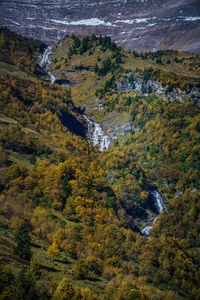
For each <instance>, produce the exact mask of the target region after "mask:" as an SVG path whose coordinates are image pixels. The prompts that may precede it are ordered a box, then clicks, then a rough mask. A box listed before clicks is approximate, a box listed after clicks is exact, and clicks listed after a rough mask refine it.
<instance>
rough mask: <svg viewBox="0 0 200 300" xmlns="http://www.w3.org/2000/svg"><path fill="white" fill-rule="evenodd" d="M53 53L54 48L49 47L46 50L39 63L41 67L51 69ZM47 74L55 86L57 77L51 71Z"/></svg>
mask: <svg viewBox="0 0 200 300" xmlns="http://www.w3.org/2000/svg"><path fill="white" fill-rule="evenodd" d="M52 53H53V49H52V47H51V46H48V47H47V48H46V49H45V50H44V53H43V54H42V59H41V61H40V62H39V65H40V67H44V68H45V69H46V70H48V69H49V67H50V65H51V60H50V55H52ZM47 73H48V74H49V77H50V81H51V83H52V84H54V82H55V80H56V78H55V76H54V75H53V74H52V73H51V72H49V71H47Z"/></svg>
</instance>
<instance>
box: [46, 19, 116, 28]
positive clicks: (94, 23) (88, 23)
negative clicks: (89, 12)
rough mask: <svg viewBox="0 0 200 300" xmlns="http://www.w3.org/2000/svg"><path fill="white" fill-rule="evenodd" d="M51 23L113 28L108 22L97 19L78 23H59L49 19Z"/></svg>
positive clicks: (59, 21)
mask: <svg viewBox="0 0 200 300" xmlns="http://www.w3.org/2000/svg"><path fill="white" fill-rule="evenodd" d="M51 21H52V22H54V23H59V24H64V25H74V26H78V25H85V26H101V25H102V26H114V25H113V24H112V23H110V22H104V21H103V20H100V19H97V18H91V19H84V20H79V21H73V22H68V21H61V20H55V19H51Z"/></svg>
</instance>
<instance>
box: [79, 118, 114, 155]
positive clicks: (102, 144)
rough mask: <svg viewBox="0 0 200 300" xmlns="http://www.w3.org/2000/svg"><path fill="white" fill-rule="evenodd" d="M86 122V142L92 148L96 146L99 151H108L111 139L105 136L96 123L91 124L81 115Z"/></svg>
mask: <svg viewBox="0 0 200 300" xmlns="http://www.w3.org/2000/svg"><path fill="white" fill-rule="evenodd" d="M83 116H84V118H85V119H86V120H87V122H88V142H89V143H91V144H92V145H93V146H95V145H98V146H99V150H100V151H104V150H106V149H108V147H109V146H110V143H111V139H110V137H109V136H108V135H106V134H105V132H104V131H103V129H102V127H101V126H100V125H99V124H98V123H94V122H92V121H91V120H90V119H89V118H88V117H87V116H86V115H83Z"/></svg>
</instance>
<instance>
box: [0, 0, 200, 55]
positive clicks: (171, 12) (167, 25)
mask: <svg viewBox="0 0 200 300" xmlns="http://www.w3.org/2000/svg"><path fill="white" fill-rule="evenodd" d="M8 16H9V17H8ZM0 26H7V27H9V28H10V29H12V30H15V31H16V32H19V33H21V34H23V35H26V36H29V37H34V38H39V39H41V40H43V41H45V42H48V43H54V42H56V41H57V40H58V39H59V38H62V37H64V35H66V34H71V33H75V34H92V33H95V34H97V35H100V34H101V35H109V36H111V37H112V40H114V41H116V42H117V43H118V44H119V45H121V46H123V47H125V48H128V49H136V50H139V51H149V50H151V51H154V50H157V49H179V50H184V51H193V52H199V49H200V44H199V43H200V40H199V34H198V33H199V28H200V6H199V1H198V0H192V1H188V0H179V1H176V2H174V1H166V0H162V1H158V0H154V1H150V0H145V1H137V0H134V1H131V0H128V1H122V0H120V1H119V0H118V1H116V0H110V1H101V2H99V1H92V0H84V1H55V0H50V1H41V0H32V1H30V0H25V1H19V0H17V1H16V0H12V1H9V2H8V1H6V0H2V1H1V12H0Z"/></svg>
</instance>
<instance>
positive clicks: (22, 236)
mask: <svg viewBox="0 0 200 300" xmlns="http://www.w3.org/2000/svg"><path fill="white" fill-rule="evenodd" d="M29 231H30V224H29V223H28V222H27V221H24V222H23V223H22V224H21V225H20V227H19V228H18V230H17V231H16V233H15V241H16V243H17V246H16V247H15V248H14V252H15V253H16V254H17V255H19V257H20V258H22V259H26V260H30V258H31V249H30V246H31V237H30V234H29Z"/></svg>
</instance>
